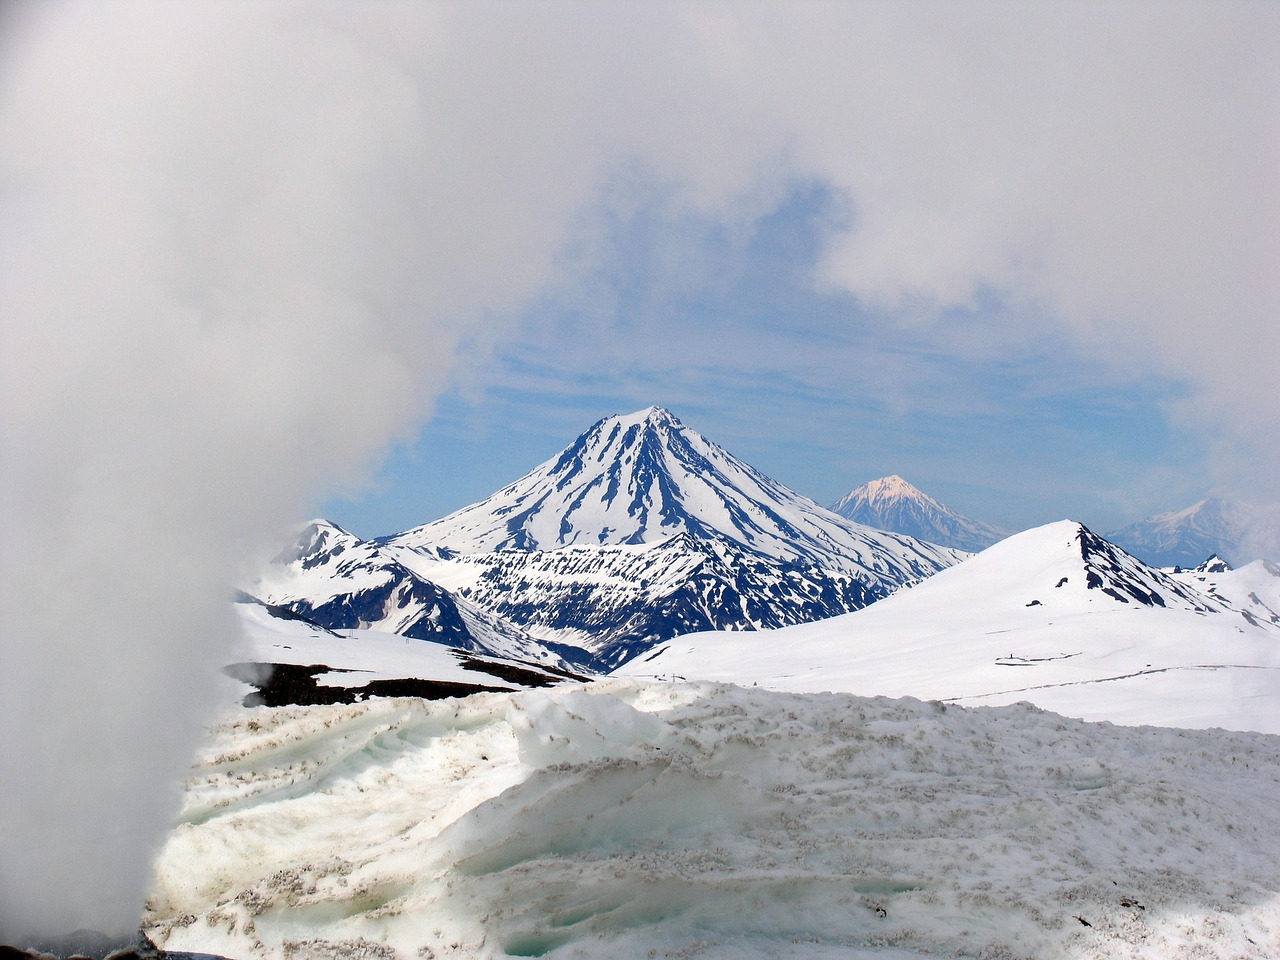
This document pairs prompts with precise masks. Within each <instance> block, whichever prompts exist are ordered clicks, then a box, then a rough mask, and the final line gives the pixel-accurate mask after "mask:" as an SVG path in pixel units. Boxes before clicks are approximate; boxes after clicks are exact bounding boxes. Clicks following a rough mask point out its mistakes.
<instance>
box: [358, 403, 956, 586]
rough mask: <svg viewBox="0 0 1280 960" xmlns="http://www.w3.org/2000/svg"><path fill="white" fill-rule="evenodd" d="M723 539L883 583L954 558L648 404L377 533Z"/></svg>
mask: <svg viewBox="0 0 1280 960" xmlns="http://www.w3.org/2000/svg"><path fill="white" fill-rule="evenodd" d="M680 534H688V535H690V536H692V537H694V538H696V539H699V540H712V539H723V540H727V541H729V542H732V543H736V544H738V545H739V546H741V547H743V548H745V549H747V550H750V551H752V552H753V553H755V554H757V555H759V556H762V557H768V558H770V559H772V560H776V561H780V562H803V563H812V564H815V565H816V566H818V567H820V568H822V569H826V570H832V571H842V572H845V573H849V574H853V575H856V576H859V577H861V578H864V579H865V580H866V582H867V583H868V584H879V585H881V586H882V587H883V588H884V589H886V590H892V589H894V588H896V587H897V586H899V585H901V584H902V583H905V582H910V581H912V580H915V579H918V578H919V577H921V576H926V575H928V574H929V573H933V572H935V571H936V570H938V569H941V568H942V567H945V566H947V565H949V564H951V563H954V562H955V561H956V560H957V559H959V557H958V556H957V555H956V554H955V553H954V552H953V551H949V550H945V549H943V548H940V547H936V546H934V545H932V544H922V543H919V542H918V541H916V540H913V539H910V538H908V537H902V536H893V535H890V534H886V533H882V532H879V531H876V530H871V529H867V528H865V527H863V526H861V525H860V524H857V523H850V522H848V521H847V520H845V519H843V518H841V517H838V516H834V515H832V514H831V513H830V512H829V511H827V510H824V509H823V508H822V507H821V506H819V505H818V504H816V503H814V502H813V501H812V500H809V499H808V498H807V497H802V496H801V495H800V494H798V493H795V492H794V491H792V490H789V489H787V488H786V487H784V486H783V485H782V484H780V483H778V482H777V481H775V480H772V479H770V478H769V477H767V476H765V475H764V474H763V473H761V472H760V471H758V470H756V469H755V468H754V467H752V466H750V465H749V464H747V463H745V462H744V461H742V460H739V459H738V458H737V457H735V456H734V455H733V454H731V453H729V452H728V451H727V450H725V449H724V448H723V447H721V446H719V445H718V444H716V443H713V442H712V441H710V440H708V439H707V438H706V437H704V436H702V435H701V434H700V433H698V432H697V431H696V430H692V429H690V428H689V427H687V426H685V424H684V423H682V422H681V421H680V420H679V419H678V418H676V417H675V416H674V415H673V414H672V413H671V412H670V411H669V410H667V409H665V408H664V407H661V406H657V405H654V406H651V407H647V408H645V409H643V410H638V411H636V412H634V413H630V414H621V415H616V416H610V417H605V418H603V419H601V420H599V421H597V422H596V423H595V424H593V425H592V426H591V427H589V428H588V429H587V430H586V431H585V432H584V433H582V435H581V436H579V437H578V438H577V439H576V440H574V441H573V442H572V443H571V444H569V446H567V447H566V448H565V449H564V450H563V451H561V452H560V453H559V454H558V455H557V456H555V457H553V458H551V459H550V460H547V461H546V462H545V463H543V464H541V465H540V466H538V467H535V468H534V469H533V470H532V471H531V472H530V473H528V474H526V475H525V476H524V477H522V478H520V479H519V480H517V481H515V482H514V483H511V484H509V485H507V486H506V487H504V488H503V489H502V490H499V491H498V492H497V493H495V494H493V495H492V496H489V497H487V498H485V499H484V500H481V501H480V502H478V503H475V504H472V505H471V506H469V507H465V508H463V509H462V510H459V511H457V512H456V513H453V514H451V515H449V516H447V517H444V518H443V519H440V520H436V521H434V522H432V523H427V524H424V525H422V526H419V527H415V528H413V529H412V530H408V531H405V532H404V533H401V534H397V535H396V536H394V537H389V538H387V539H386V540H384V541H382V542H383V543H385V544H387V545H389V546H391V547H393V548H395V549H401V550H403V549H409V550H412V551H418V552H425V551H429V550H433V549H434V550H448V551H453V552H456V553H458V554H476V553H492V552H497V551H504V550H523V551H534V550H557V549H560V548H563V547H569V546H634V545H640V544H651V543H658V542H661V541H664V540H668V539H670V538H672V537H675V536H678V535H680Z"/></svg>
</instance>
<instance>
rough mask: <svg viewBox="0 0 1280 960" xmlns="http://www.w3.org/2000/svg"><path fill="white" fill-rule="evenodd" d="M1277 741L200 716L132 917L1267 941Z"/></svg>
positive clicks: (710, 699)
mask: <svg viewBox="0 0 1280 960" xmlns="http://www.w3.org/2000/svg"><path fill="white" fill-rule="evenodd" d="M1278 788H1280V738H1277V737H1271V736H1264V735H1259V734H1241V733H1227V732H1223V731H1201V732H1192V731H1185V730H1170V729H1159V728H1151V727H1147V728H1123V727H1114V726H1111V725H1107V724H1102V725H1094V724H1088V723H1084V722H1081V721H1076V720H1068V719H1064V718H1062V717H1060V716H1057V715H1054V714H1051V713H1046V712H1043V711H1041V710H1038V709H1036V708H1034V707H1031V706H1029V705H1025V704H1024V705H1015V706H1009V707H1001V708H982V709H963V708H958V707H945V706H943V705H942V704H940V703H927V702H921V701H917V700H909V699H906V700H888V699H860V698H857V697H853V696H849V695H815V694H808V695H800V694H787V693H778V692H771V691H765V690H762V689H750V688H741V687H729V686H718V685H713V684H705V683H703V684H674V685H672V684H661V683H655V682H647V683H646V682H642V681H621V680H609V681H602V682H598V683H596V684H593V685H590V686H587V687H576V688H569V687H561V688H557V689H555V690H551V691H536V692H523V693H514V694H483V695H477V696H473V697H469V698H467V699H464V700H446V701H436V702H424V701H416V700H415V701H409V700H372V701H368V702H366V703H360V704H354V705H350V706H325V707H309V708H277V709H266V708H256V709H252V710H245V711H241V712H240V713H238V714H237V715H235V716H234V717H233V718H232V719H229V720H228V721H227V722H226V723H224V724H223V725H221V726H220V727H218V728H217V730H216V731H215V733H214V737H213V741H212V742H211V743H210V745H209V747H208V749H207V750H206V751H205V753H204V755H203V756H202V757H201V758H200V760H199V763H198V764H197V766H196V768H195V769H194V771H193V773H192V779H191V781H190V782H189V784H188V787H187V806H186V809H185V811H184V813H183V815H182V818H181V820H182V822H181V824H180V825H179V826H178V827H177V829H176V830H175V831H174V832H173V834H172V835H171V837H170V839H169V841H168V843H167V845H166V846H165V848H164V850H163V851H162V853H161V855H160V857H159V860H158V863H157V868H156V881H155V887H154V891H153V894H152V899H151V903H150V910H149V913H148V915H147V928H148V930H149V932H150V934H151V936H152V937H154V938H155V939H156V941H157V942H158V943H160V944H161V945H165V946H168V947H169V948H170V949H187V950H204V951H214V952H218V953H221V954H224V955H226V956H230V957H237V958H256V957H272V958H294V957H387V958H389V957H402V958H412V957H503V956H548V957H555V958H568V957H584V958H585V957H608V958H617V957H705V958H760V957H764V958H768V957H777V958H790V957H806V958H815V957H817V958H828V957H830V958H834V957H844V958H859V957H863V958H865V957H875V958H880V960H885V958H902V957H918V956H926V957H951V956H970V957H979V956H982V957H1034V958H1039V960H1047V958H1067V957H1108V958H1110V957H1143V958H1177V957H1187V958H1190V957H1197V958H1205V957H1208V958H1212V957H1255V958H1261V957H1270V956H1275V955H1276V954H1277V952H1280V862H1278V861H1277V859H1276V857H1275V856H1274V848H1275V840H1276V838H1277V837H1278V836H1280V806H1278V805H1277V804H1276V803H1275V796H1276V793H1277V789H1278Z"/></svg>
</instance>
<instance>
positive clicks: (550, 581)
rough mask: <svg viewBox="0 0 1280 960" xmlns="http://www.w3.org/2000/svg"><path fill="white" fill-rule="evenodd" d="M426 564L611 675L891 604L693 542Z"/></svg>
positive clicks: (842, 580) (721, 543) (794, 568)
mask: <svg viewBox="0 0 1280 960" xmlns="http://www.w3.org/2000/svg"><path fill="white" fill-rule="evenodd" d="M402 556H403V554H402ZM408 560H409V562H414V561H413V558H408ZM419 562H420V563H421V565H422V568H423V569H424V570H425V572H426V573H428V574H429V575H430V576H431V577H432V578H433V579H434V580H437V581H439V582H440V583H442V584H444V585H446V586H447V587H448V588H449V589H450V590H452V591H455V592H456V594H457V595H458V596H459V597H461V598H465V601H467V602H470V603H471V604H474V605H475V606H477V607H481V608H483V609H485V610H487V611H490V612H491V613H492V614H494V615H496V616H498V617H501V618H504V619H508V620H510V621H513V622H515V623H518V624H520V627H521V629H522V630H525V631H527V632H528V633H529V634H530V635H531V636H534V637H536V638H538V639H539V640H541V641H543V642H544V643H547V644H551V645H553V646H554V648H555V649H556V650H558V651H562V652H563V650H564V647H563V646H562V645H569V644H571V645H575V646H579V647H582V648H583V649H585V650H587V651H589V652H590V653H591V654H592V655H593V656H594V658H595V661H596V662H597V663H598V664H599V665H600V666H601V667H606V668H607V667H611V666H614V665H616V664H618V663H621V662H623V661H625V660H627V659H628V658H629V657H631V656H634V655H635V654H637V653H639V652H641V651H643V650H646V649H648V648H649V647H651V646H652V645H653V644H654V643H657V642H659V641H661V640H665V639H668V638H670V637H673V636H678V635H680V634H682V633H690V632H692V631H696V630H713V629H716V630H755V629H760V628H767V627H780V626H786V625H787V624H791V623H806V622H808V621H811V620H820V619H823V618H825V617H833V616H837V615H838V614H841V613H847V612H848V611H849V610H856V609H859V608H861V607H864V606H866V605H867V604H868V603H871V602H873V601H874V600H876V599H878V598H879V597H880V596H883V595H884V594H883V590H880V589H875V588H872V587H868V586H867V584H866V582H865V581H863V580H862V579H860V578H858V577H855V576H853V575H851V574H848V573H843V572H838V571H830V570H827V569H823V568H821V567H819V566H817V565H815V564H813V563H809V562H805V561H792V562H783V561H778V560H773V559H770V558H767V557H761V556H760V555H758V554H756V553H753V552H751V551H749V550H746V549H744V548H743V547H742V546H741V545H739V544H737V543H734V542H733V541H730V540H725V539H722V538H718V537H705V538H696V537H693V536H690V535H689V534H686V533H682V534H679V535H677V536H674V537H672V538H670V539H668V540H663V541H660V542H657V543H641V544H634V545H618V546H569V547H561V548H559V549H557V550H535V551H529V552H525V551H520V550H502V551H498V552H496V553H482V554H472V555H467V554H462V555H457V556H453V557H451V558H449V559H447V560H430V561H427V562H421V561H419Z"/></svg>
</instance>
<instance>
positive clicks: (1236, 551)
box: [1107, 496, 1280, 570]
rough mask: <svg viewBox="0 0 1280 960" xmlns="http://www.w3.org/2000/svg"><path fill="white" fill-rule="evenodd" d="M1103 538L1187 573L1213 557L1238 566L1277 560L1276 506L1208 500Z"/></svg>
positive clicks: (1279, 513)
mask: <svg viewBox="0 0 1280 960" xmlns="http://www.w3.org/2000/svg"><path fill="white" fill-rule="evenodd" d="M1107 539H1109V540H1112V541H1113V542H1115V543H1118V544H1120V545H1121V546H1122V547H1124V548H1125V549H1126V550H1128V551H1129V552H1130V553H1132V554H1134V555H1135V556H1138V557H1141V558H1142V559H1143V560H1145V561H1146V562H1147V563H1150V564H1152V565H1153V566H1158V567H1175V566H1177V567H1181V568H1182V569H1184V570H1187V569H1190V568H1192V567H1194V566H1196V565H1197V564H1199V563H1200V562H1201V560H1202V559H1203V558H1204V557H1207V556H1210V555H1215V556H1218V557H1220V558H1223V559H1225V560H1226V561H1227V562H1229V563H1231V564H1232V565H1233V566H1237V567H1239V566H1242V565H1244V564H1246V563H1249V562H1250V561H1252V560H1258V559H1262V558H1275V557H1280V506H1276V505H1273V506H1270V507H1267V506H1258V505H1256V504H1249V503H1245V502H1243V501H1240V500H1233V499H1229V498H1227V497H1220V496H1211V497H1206V498H1205V499H1203V500H1200V501H1199V502H1197V503H1194V504H1192V505H1191V506H1189V507H1185V508H1183V509H1181V510H1171V511H1169V512H1167V513H1157V514H1154V515H1152V516H1150V517H1147V518H1146V519H1145V520H1140V521H1138V522H1137V523H1131V524H1129V525H1128V526H1126V527H1121V528H1120V529H1119V530H1113V531H1111V532H1110V533H1108V534H1107Z"/></svg>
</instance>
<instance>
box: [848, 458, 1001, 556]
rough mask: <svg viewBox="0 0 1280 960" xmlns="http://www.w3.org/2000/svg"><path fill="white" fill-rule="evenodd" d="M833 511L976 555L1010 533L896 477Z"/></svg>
mask: <svg viewBox="0 0 1280 960" xmlns="http://www.w3.org/2000/svg"><path fill="white" fill-rule="evenodd" d="M831 511H832V512H833V513H838V514H840V516H842V517H844V518H845V519H847V520H853V521H855V522H856V523H863V524H866V525H867V526H870V527H876V528H878V529H881V530H893V531H895V532H896V533H905V534H907V535H908V536H911V537H917V538H919V539H921V540H927V541H928V542H929V543H939V544H942V545H943V546H945V547H954V548H955V549H957V550H969V551H973V552H976V551H978V550H985V549H986V548H987V547H989V546H991V545H992V544H993V543H997V542H999V541H1001V540H1003V539H1004V538H1005V537H1007V536H1009V533H1010V531H1008V530H1005V529H1003V528H1001V527H997V526H994V525H992V524H990V523H984V522H983V521H981V520H974V519H972V518H970V517H966V516H963V515H961V514H959V513H956V512H955V511H954V510H952V509H951V508H950V507H947V506H944V505H943V504H941V503H939V502H938V501H937V500H935V499H933V497H931V496H929V495H928V494H927V493H925V492H924V491H922V490H920V489H918V488H916V487H914V486H912V485H911V484H909V483H907V481H905V480H903V479H902V478H901V477H899V476H898V475H896V474H894V475H893V476H889V477H881V478H880V479H879V480H869V481H867V482H866V483H864V484H863V485H862V486H860V487H858V488H856V489H854V490H851V491H850V492H849V493H846V494H845V495H844V496H843V497H841V498H840V499H839V500H837V501H836V502H835V503H833V504H832V505H831Z"/></svg>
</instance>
